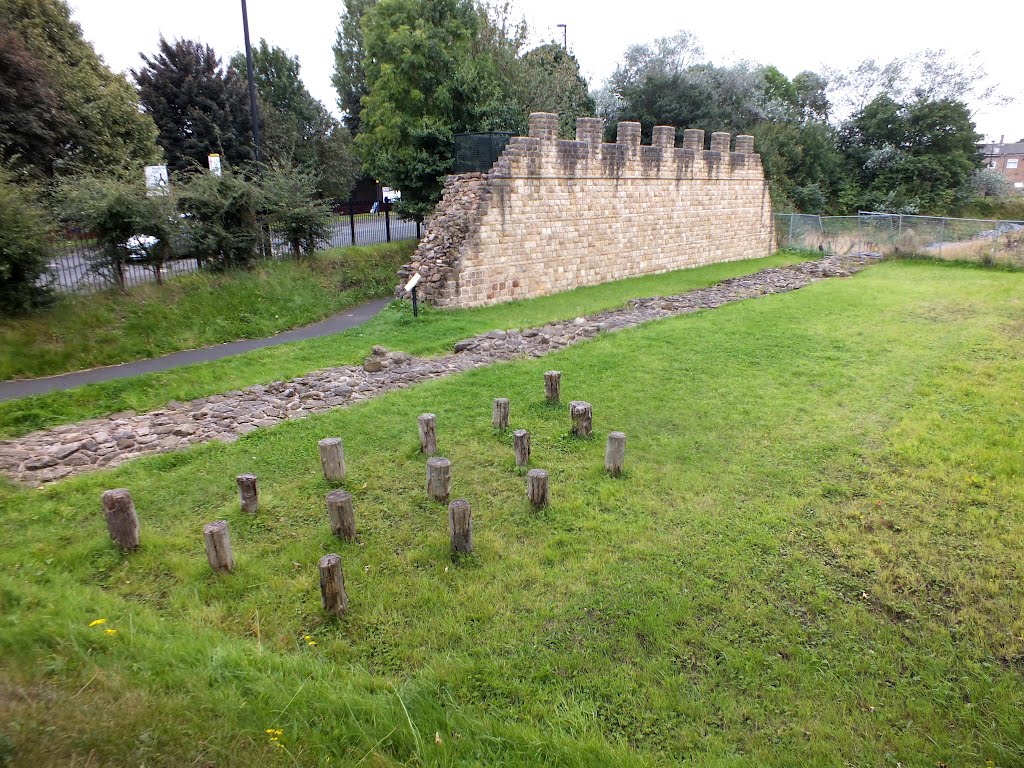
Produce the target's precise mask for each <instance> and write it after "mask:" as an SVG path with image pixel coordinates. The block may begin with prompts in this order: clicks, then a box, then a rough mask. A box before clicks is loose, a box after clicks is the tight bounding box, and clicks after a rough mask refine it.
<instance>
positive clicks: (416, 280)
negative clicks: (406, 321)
mask: <svg viewBox="0 0 1024 768" xmlns="http://www.w3.org/2000/svg"><path fill="white" fill-rule="evenodd" d="M422 279H423V278H422V277H420V273H419V272H417V273H416V274H415V275H413V276H412V277H410V278H409V282H408V283H406V284H405V292H406V293H411V294H412V316H413V317H419V316H420V310H419V306H418V305H417V303H416V286H417V285H419V284H420V280H422Z"/></svg>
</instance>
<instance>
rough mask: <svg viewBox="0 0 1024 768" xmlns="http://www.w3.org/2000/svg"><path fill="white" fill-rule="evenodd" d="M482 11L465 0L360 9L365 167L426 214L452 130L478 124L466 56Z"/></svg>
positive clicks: (390, 1) (401, 1)
mask: <svg viewBox="0 0 1024 768" xmlns="http://www.w3.org/2000/svg"><path fill="white" fill-rule="evenodd" d="M478 24H479V16H478V15H477V13H476V10H475V8H474V6H473V4H472V2H470V0H380V2H379V3H377V4H376V5H374V6H372V7H371V8H370V9H369V10H368V11H367V12H366V13H365V15H364V17H363V33H364V44H365V46H366V53H365V58H364V62H363V65H364V66H363V68H364V71H365V73H366V84H367V88H368V93H367V95H366V96H365V97H364V98H363V111H362V116H361V119H362V121H363V126H362V132H361V133H360V134H359V135H358V136H357V137H356V147H357V149H358V150H359V152H360V154H361V156H362V158H363V165H364V167H365V168H366V170H367V171H368V172H369V173H370V174H371V175H372V176H374V177H375V178H377V179H379V180H380V181H381V182H382V183H384V184H386V185H388V186H392V187H396V188H398V189H401V190H402V201H401V203H400V206H399V207H400V210H402V211H403V212H404V213H406V214H407V215H412V216H415V217H423V216H424V215H426V214H427V213H428V212H429V211H430V210H432V209H433V206H434V204H435V203H436V201H437V199H438V196H439V193H440V183H439V179H440V178H441V177H443V176H444V175H445V174H447V173H449V172H450V171H451V167H452V161H453V157H452V141H453V138H454V134H455V133H456V132H458V131H464V130H467V129H470V128H473V127H475V125H474V122H475V121H474V120H473V117H474V108H475V103H474V99H473V96H474V93H475V86H476V83H474V82H473V81H472V80H471V79H469V78H466V77H464V76H463V74H464V72H465V70H464V68H463V63H464V62H465V61H466V60H467V59H468V58H469V52H470V47H471V44H472V41H473V38H474V35H475V34H476V32H477V26H478Z"/></svg>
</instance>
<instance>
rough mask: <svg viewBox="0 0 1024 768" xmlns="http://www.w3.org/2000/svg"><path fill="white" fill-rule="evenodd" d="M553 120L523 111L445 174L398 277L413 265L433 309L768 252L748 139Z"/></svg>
mask: <svg viewBox="0 0 1024 768" xmlns="http://www.w3.org/2000/svg"><path fill="white" fill-rule="evenodd" d="M557 131H558V116H557V115H554V114H550V113H543V112H541V113H534V114H532V115H530V136H529V137H519V138H514V139H512V141H511V142H510V143H509V144H508V146H507V147H506V148H505V150H504V152H503V153H502V155H501V156H500V157H499V159H498V161H497V162H496V163H495V164H494V166H493V167H492V168H491V170H490V171H489V172H488V173H466V174H459V175H454V176H449V177H448V179H447V181H446V183H445V187H444V191H443V193H442V197H441V201H440V203H439V204H438V207H437V209H436V210H435V212H434V214H433V215H432V216H431V217H430V218H429V219H428V220H427V222H426V230H425V233H424V236H423V239H422V240H421V241H420V244H419V247H418V248H417V249H416V253H415V254H414V255H413V259H412V261H410V262H409V263H408V264H406V265H405V266H403V267H402V269H401V270H400V271H399V273H398V274H399V278H400V279H401V283H400V285H399V287H398V289H397V294H398V295H399V296H401V295H403V291H402V286H403V285H404V284H405V283H406V281H407V280H408V279H409V278H410V277H411V276H412V275H413V274H415V273H419V274H420V276H421V278H422V283H421V284H420V288H419V289H418V290H419V292H420V296H421V297H422V298H423V300H424V301H427V302H429V303H431V304H434V305H435V306H446V307H473V306H480V305H484V304H494V303H497V302H501V301H510V300H513V299H520V298H528V297H532V296H544V295H547V294H551V293H557V292H559V291H565V290H570V289H572V288H575V287H577V286H581V285H594V284H596V283H603V282H607V281H610V280H620V279H622V278H626V277H633V276H636V275H645V274H655V273H660V272H668V271H672V270H676V269H683V268H686V267H696V266H701V265H704V264H710V263H713V262H720V261H735V260H739V259H749V258H756V257H759V256H767V255H769V254H770V253H771V251H772V244H773V233H772V222H773V218H772V206H771V199H770V196H769V194H768V186H767V183H766V181H765V178H764V170H763V168H762V166H761V158H760V156H759V155H758V154H756V153H755V152H754V139H753V137H752V136H737V137H736V142H735V147H733V148H731V147H730V144H731V136H730V134H728V133H713V134H712V135H711V148H710V149H709V150H705V149H704V131H701V130H695V129H687V130H685V131H683V132H682V134H683V146H682V147H676V146H675V141H676V129H675V127H674V126H666V125H661V126H655V128H654V132H653V140H654V142H653V145H651V146H643V145H641V144H640V124H639V123H632V122H623V123H619V124H618V136H617V141H616V143H615V144H605V143H602V141H601V136H602V132H603V121H602V120H600V119H599V118H579V119H578V120H577V126H576V140H575V141H564V140H559V139H558V138H557Z"/></svg>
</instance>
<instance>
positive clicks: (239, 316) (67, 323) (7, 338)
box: [0, 242, 416, 379]
mask: <svg viewBox="0 0 1024 768" xmlns="http://www.w3.org/2000/svg"><path fill="white" fill-rule="evenodd" d="M415 245H416V244H415V243H412V242H401V243H387V244H383V245H375V246H358V247H355V248H336V249H331V250H327V251H322V252H320V253H317V254H315V255H314V256H312V257H310V258H308V259H304V260H302V261H267V262H261V263H259V264H258V265H257V266H256V267H254V268H253V269H251V270H230V271H227V272H224V273H220V274H217V273H211V272H199V273H194V274H191V275H183V276H180V277H174V278H171V279H168V280H167V281H166V282H165V284H164V285H162V286H158V285H155V284H147V285H142V286H138V287H135V288H131V289H129V290H128V291H127V292H120V291H114V290H111V291H103V292H99V293H90V294H82V295H73V296H64V297H61V298H60V299H59V300H58V302H57V304H56V305H55V306H54V307H53V308H52V309H49V310H47V311H44V312H38V313H35V314H32V315H29V316H24V317H15V318H6V319H0V379H13V378H26V377H34V376H47V375H51V374H55V373H64V372H67V371H73V370H80V369H84V368H93V367H95V366H100V365H112V364H116V363H123V362H126V361H129V360H139V359H143V358H149V357H157V356H159V355H163V354H167V353H170V352H177V351H179V350H182V349H193V348H196V347H204V346H209V345H211V344H220V343H222V342H225V341H234V340H236V339H255V338H262V337H264V336H272V335H274V334H275V333H279V332H281V331H284V330H287V329H289V328H295V327H297V326H300V325H306V324H308V323H312V322H315V321H317V320H321V319H323V318H324V317H327V316H328V315H331V314H333V313H335V312H340V311H341V310H343V309H346V308H347V307H351V306H353V305H355V304H358V303H360V302H363V301H366V300H367V299H370V298H373V297H377V296H386V295H388V294H389V293H390V291H391V290H392V288H393V287H394V283H395V270H396V269H397V268H398V267H399V266H400V265H401V264H402V263H403V262H405V261H406V260H407V259H408V257H409V255H410V254H411V253H412V250H413V249H414V248H415Z"/></svg>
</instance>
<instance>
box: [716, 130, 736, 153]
mask: <svg viewBox="0 0 1024 768" xmlns="http://www.w3.org/2000/svg"><path fill="white" fill-rule="evenodd" d="M731 141H732V134H730V133H726V132H725V131H715V132H714V133H712V134H711V151H712V152H718V153H719V154H721V155H727V154H729V144H730V143H731Z"/></svg>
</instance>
